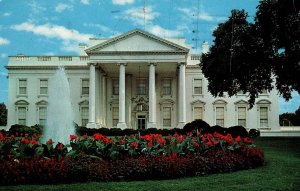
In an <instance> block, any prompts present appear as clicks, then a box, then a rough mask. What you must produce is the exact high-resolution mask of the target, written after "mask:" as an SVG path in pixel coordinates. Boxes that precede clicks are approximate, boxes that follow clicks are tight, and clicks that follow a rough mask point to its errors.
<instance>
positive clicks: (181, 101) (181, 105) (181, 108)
mask: <svg viewBox="0 0 300 191" xmlns="http://www.w3.org/2000/svg"><path fill="white" fill-rule="evenodd" d="M185 102H186V100H185V63H184V62H181V63H179V92H178V125H177V128H183V126H184V125H185V123H186V103H185Z"/></svg>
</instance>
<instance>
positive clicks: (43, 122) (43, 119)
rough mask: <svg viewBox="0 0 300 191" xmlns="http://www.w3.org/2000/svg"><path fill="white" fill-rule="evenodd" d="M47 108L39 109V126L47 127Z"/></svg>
mask: <svg viewBox="0 0 300 191" xmlns="http://www.w3.org/2000/svg"><path fill="white" fill-rule="evenodd" d="M46 119H47V107H39V124H40V125H42V126H44V127H45V126H46Z"/></svg>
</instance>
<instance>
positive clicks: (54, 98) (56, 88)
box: [41, 67, 75, 145]
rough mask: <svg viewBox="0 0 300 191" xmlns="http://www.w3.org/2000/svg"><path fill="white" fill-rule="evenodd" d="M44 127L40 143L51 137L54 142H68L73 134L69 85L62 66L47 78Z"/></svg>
mask: <svg viewBox="0 0 300 191" xmlns="http://www.w3.org/2000/svg"><path fill="white" fill-rule="evenodd" d="M48 90H49V94H48V96H49V97H48V108H47V121H46V127H45V128H44V133H43V137H42V140H41V141H42V143H46V142H47V141H48V140H49V139H52V141H53V142H54V144H57V143H62V144H64V145H66V144H69V143H70V139H69V137H70V135H73V134H75V128H74V124H73V110H72V104H71V97H70V87H69V82H68V78H67V76H66V73H65V70H64V67H59V68H58V70H57V71H56V72H55V74H54V75H53V77H52V78H50V80H49V87H48Z"/></svg>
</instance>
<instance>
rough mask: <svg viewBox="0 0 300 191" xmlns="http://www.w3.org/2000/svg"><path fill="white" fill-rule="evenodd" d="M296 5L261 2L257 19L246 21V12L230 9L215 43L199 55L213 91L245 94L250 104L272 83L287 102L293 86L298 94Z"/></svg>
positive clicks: (288, 0) (299, 20)
mask: <svg viewBox="0 0 300 191" xmlns="http://www.w3.org/2000/svg"><path fill="white" fill-rule="evenodd" d="M299 7H300V1H297V2H296V1H293V0H265V1H261V2H260V4H259V6H258V7H257V13H256V17H255V23H250V22H248V21H247V17H248V15H247V13H246V12H245V11H244V10H232V12H231V16H230V17H229V19H228V20H227V21H226V22H224V23H221V24H219V26H218V27H217V29H216V30H215V31H214V32H213V36H214V37H215V39H214V45H213V46H212V47H211V48H210V52H209V53H207V54H204V55H203V57H202V70H203V73H204V75H205V77H206V78H207V79H208V82H209V85H208V90H209V91H210V92H211V93H212V95H214V96H223V94H224V93H225V92H226V93H228V95H229V96H233V95H235V94H237V93H238V92H243V93H248V94H249V104H250V106H251V107H252V106H253V105H254V103H255V98H256V97H257V96H258V95H259V94H260V93H262V92H263V91H264V90H267V91H271V90H272V89H273V88H274V84H276V88H277V89H278V92H279V94H280V95H282V96H283V97H284V98H285V99H286V100H289V99H290V98H291V92H292V91H293V90H296V91H298V92H299V93H300V80H299V76H300V12H299ZM273 77H274V78H275V79H276V81H275V83H273V79H274V78H273Z"/></svg>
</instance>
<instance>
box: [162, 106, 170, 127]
mask: <svg viewBox="0 0 300 191" xmlns="http://www.w3.org/2000/svg"><path fill="white" fill-rule="evenodd" d="M163 127H171V107H163Z"/></svg>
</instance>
